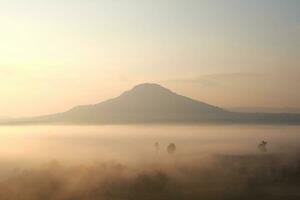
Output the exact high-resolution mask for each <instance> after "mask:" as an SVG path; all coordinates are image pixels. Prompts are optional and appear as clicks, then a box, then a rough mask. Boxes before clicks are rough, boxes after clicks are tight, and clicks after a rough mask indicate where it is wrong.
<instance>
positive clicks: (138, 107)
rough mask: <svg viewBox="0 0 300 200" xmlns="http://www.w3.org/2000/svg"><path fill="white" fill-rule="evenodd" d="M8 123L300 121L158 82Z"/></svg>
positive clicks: (299, 119)
mask: <svg viewBox="0 0 300 200" xmlns="http://www.w3.org/2000/svg"><path fill="white" fill-rule="evenodd" d="M7 122H8V123H16V124H18V123H25V124H26V123H46V124H49V123H54V124H124V123H125V124H126V123H208V122H209V123H281V124H290V123H291V124H300V115H298V114H289V113H288V114H270V113H239V112H231V111H227V110H225V109H223V108H220V107H217V106H213V105H210V104H207V103H204V102H201V101H198V100H194V99H191V98H189V97H185V96H182V95H179V94H177V93H175V92H173V91H171V90H169V89H167V88H165V87H162V86H160V85H158V84H155V83H143V84H139V85H137V86H135V87H133V88H132V89H130V90H128V91H125V92H123V93H122V94H121V95H119V96H117V97H115V98H112V99H108V100H106V101H103V102H100V103H97V104H93V105H81V106H77V107H74V108H72V109H70V110H68V111H66V112H62V113H58V114H52V115H46V116H40V117H34V118H23V119H17V120H13V121H7Z"/></svg>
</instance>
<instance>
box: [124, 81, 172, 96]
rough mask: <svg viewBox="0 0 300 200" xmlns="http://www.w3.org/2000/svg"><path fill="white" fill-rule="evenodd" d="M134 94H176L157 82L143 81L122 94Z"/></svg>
mask: <svg viewBox="0 0 300 200" xmlns="http://www.w3.org/2000/svg"><path fill="white" fill-rule="evenodd" d="M133 94H134V95H136V94H140V95H146V96H149V95H150V96H152V95H154V96H155V95H159V94H175V93H174V92H172V91H171V90H169V89H167V88H165V87H163V86H161V85H159V84H156V83H142V84H139V85H136V86H134V87H133V88H132V89H131V90H128V91H126V92H124V93H123V95H122V96H127V95H133Z"/></svg>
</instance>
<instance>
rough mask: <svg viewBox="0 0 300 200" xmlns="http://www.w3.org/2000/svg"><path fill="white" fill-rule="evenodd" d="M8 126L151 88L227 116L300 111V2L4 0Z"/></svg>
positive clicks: (0, 78)
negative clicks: (246, 109) (252, 109)
mask: <svg viewBox="0 0 300 200" xmlns="http://www.w3.org/2000/svg"><path fill="white" fill-rule="evenodd" d="M0 12H1V18H0V28H1V31H0V44H1V45H0V91H1V100H0V111H1V112H0V117H1V116H29V115H40V114H47V113H55V112H59V111H65V110H67V109H69V108H71V107H73V106H75V105H79V104H90V103H97V102H100V101H102V100H105V99H107V98H111V97H115V96H117V95H119V94H120V93H121V92H123V91H124V90H127V89H130V88H131V87H132V86H134V85H136V84H139V83H143V82H156V83H160V84H162V85H163V86H166V87H169V88H170V89H172V90H174V91H175V92H178V93H181V94H183V95H187V96H190V97H193V98H196V99H199V100H202V101H205V102H207V103H211V104H215V105H218V106H222V107H243V106H272V107H300V93H299V92H298V91H297V90H298V85H299V80H300V69H299V67H300V66H299V64H300V2H299V1H297V0H287V1H280V0H266V1H263V2H262V1H258V0H253V1H246V0H232V1H226V2H225V1H221V0H219V1H218V0H212V1H211V0H210V1H208V0H207V1H205V0H203V1H197V0H186V1H181V0H162V1H155V2H153V1H150V0H117V1H108V0H91V1H79V0H72V1H71V0H60V1H58V0H52V1H50V0H28V1H26V2H25V1H23V0H11V1H4V0H0Z"/></svg>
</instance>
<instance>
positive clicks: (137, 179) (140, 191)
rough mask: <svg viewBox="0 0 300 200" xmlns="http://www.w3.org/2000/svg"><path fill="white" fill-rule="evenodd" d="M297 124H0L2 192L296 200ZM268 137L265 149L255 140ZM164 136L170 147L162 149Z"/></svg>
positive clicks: (54, 198) (107, 198)
mask: <svg viewBox="0 0 300 200" xmlns="http://www.w3.org/2000/svg"><path fill="white" fill-rule="evenodd" d="M299 132H300V127H298V126H249V127H248V126H98V127H97V126H95V127H79V126H77V127H72V126H65V127H58V126H48V127H42V126H41V127H31V126H27V127H1V128H0V134H1V135H0V138H1V140H0V156H1V157H0V158H1V167H0V172H1V174H0V199H5V200H127V199H130V200H144V199H145V200H146V199H147V200H152V199H153V200H160V199H162V200H168V199H171V200H173V199H174V200H177V199H180V200H186V199H187V200H189V199H190V200H194V199H195V200H196V199H197V200H198V199H299V197H300V191H299V187H300V156H299V154H298V152H299V148H298V147H299V143H300V140H299V139H300V134H299ZM263 140H265V141H267V145H266V148H265V149H264V148H259V146H258V145H259V144H261V142H262V141H263ZM170 143H174V144H175V145H176V149H175V150H174V149H173V150H171V151H170V150H169V151H168V150H167V147H168V145H169V144H170Z"/></svg>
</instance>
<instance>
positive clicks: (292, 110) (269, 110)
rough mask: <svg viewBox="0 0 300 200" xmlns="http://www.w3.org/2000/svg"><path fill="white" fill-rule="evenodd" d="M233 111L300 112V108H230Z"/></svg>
mask: <svg viewBox="0 0 300 200" xmlns="http://www.w3.org/2000/svg"><path fill="white" fill-rule="evenodd" d="M228 110H230V111H233V112H248V113H257V112H264V113H300V108H297V107H233V108H228Z"/></svg>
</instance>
